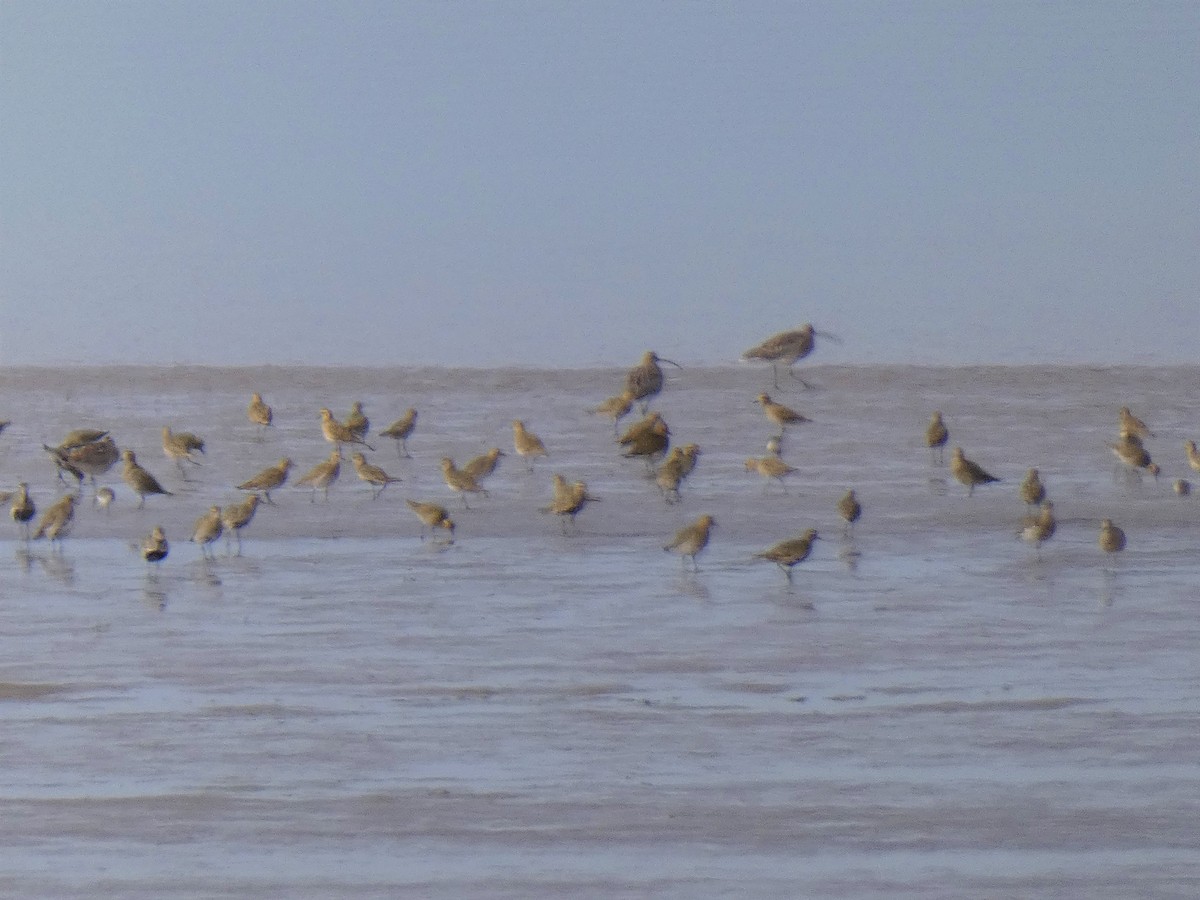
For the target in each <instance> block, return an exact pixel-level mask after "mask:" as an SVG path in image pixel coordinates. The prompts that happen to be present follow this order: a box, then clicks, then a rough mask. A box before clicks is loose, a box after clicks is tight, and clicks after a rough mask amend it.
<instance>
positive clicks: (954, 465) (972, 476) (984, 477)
mask: <svg viewBox="0 0 1200 900" xmlns="http://www.w3.org/2000/svg"><path fill="white" fill-rule="evenodd" d="M950 474H951V475H953V476H954V477H955V478H956V479H957V480H958V481H959V482H960V483H962V484H965V485H966V486H967V496H968V497H969V496H971V495H972V494H974V493H975V486H976V485H977V484H992V483H993V482H996V481H999V480H1000V479H999V478H997V477H996V476H995V475H992V474H990V473H989V472H987V471H985V470H984V468H983V467H982V466H980V465H979V464H978V463H976V462H974V461H972V460H969V459H967V458H966V456H964V455H963V451H962V447H955V448H954V450H953V451H951V453H950Z"/></svg>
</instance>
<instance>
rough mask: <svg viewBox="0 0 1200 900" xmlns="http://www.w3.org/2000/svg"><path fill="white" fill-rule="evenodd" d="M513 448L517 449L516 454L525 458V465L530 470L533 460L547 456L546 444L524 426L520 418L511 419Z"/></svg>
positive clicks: (531, 469)
mask: <svg viewBox="0 0 1200 900" xmlns="http://www.w3.org/2000/svg"><path fill="white" fill-rule="evenodd" d="M512 430H513V448H514V449H515V450H516V451H517V455H518V456H519V457H521V458H522V459H523V460H525V466H526V468H528V469H529V470H530V471H531V472H532V471H533V461H534V460H535V459H537V458H538V457H539V456H549V455H550V454H549V453H547V452H546V445H545V444H543V443H542V439H541V438H540V437H538V436H537V435H536V434H534V433H533V432H532V431H529V430H528V429H526V428H525V423H524V422H522V421H521V420H520V419H513V423H512Z"/></svg>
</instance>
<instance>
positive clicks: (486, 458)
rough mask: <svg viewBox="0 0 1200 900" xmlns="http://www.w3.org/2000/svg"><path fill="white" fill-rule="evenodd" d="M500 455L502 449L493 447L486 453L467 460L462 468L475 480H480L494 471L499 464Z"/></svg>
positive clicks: (502, 453) (502, 454)
mask: <svg viewBox="0 0 1200 900" xmlns="http://www.w3.org/2000/svg"><path fill="white" fill-rule="evenodd" d="M502 456H504V451H503V450H501V449H500V448H499V447H493V448H492V449H490V450H489V451H488V452H487V453H484V454H481V455H480V456H476V457H475V458H474V459H472V460H469V461H468V462H467V463H466V465H464V466H463V467H462V470H463V471H464V472H466V473H467V474H468V475H470V476H471V477H472V478H474V479H475V480H476V481H482V480H483V479H484V478H487V477H488V476H489V475H491V474H492V473H493V472H495V471H496V466H498V465H499V464H500V457H502Z"/></svg>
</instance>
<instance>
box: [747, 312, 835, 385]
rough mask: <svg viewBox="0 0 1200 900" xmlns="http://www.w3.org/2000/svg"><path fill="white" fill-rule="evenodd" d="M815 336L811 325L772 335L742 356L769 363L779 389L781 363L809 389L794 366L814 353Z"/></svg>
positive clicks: (806, 324) (830, 336)
mask: <svg viewBox="0 0 1200 900" xmlns="http://www.w3.org/2000/svg"><path fill="white" fill-rule="evenodd" d="M815 334H816V331H814V330H813V327H812V325H811V324H809V323H805V324H804V325H801V326H800V327H799V328H796V329H793V330H791V331H781V332H779V333H778V334H773V335H771V336H770V337H769V338H767V339H766V340H765V341H763V342H762V343H761V344H759V345H758V346H756V347H751V348H750V349H749V350H747V351H746V352H745V353H743V354H742V359H762V360H766V361H767V362H769V363H770V364H771V371H772V373H773V375H774V380H775V387H776V388H778V387H779V363H781V362H782V363H785V364H786V365H787V367H788V374H789V375H791V376H792V377H793V378H795V379H796V380H797V381H799V382H800V383H801V384H802V385H804V386H805V387H808V384H807V383H806V382H805V381H804V379H802V378H800V377H799V376H798V375H797V374H796V372H795V371H794V370H793V369H792V366H794V365H795V364H796V363H797V361H799V360H801V359H804V357H806V356H808V354H810V353H812V349H813V343H814V341H813V336H814V335H815ZM825 337H829V338H832V337H833V335H825Z"/></svg>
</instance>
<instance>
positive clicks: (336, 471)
mask: <svg viewBox="0 0 1200 900" xmlns="http://www.w3.org/2000/svg"><path fill="white" fill-rule="evenodd" d="M341 471H342V451H341V450H339V449H337V448H336V447H335V448H334V449H333V452H332V453H330V454H329V458H328V459H324V460H322V461H321V462H319V463H317V464H316V465H315V466H313V467H312V468H311V469H309V470H308V471H307V472H305V473H304V474H303V475H301V476H300V477H299V478H298V479H296V486H297V487H311V488H312V494H311V495H310V496H309V498H308V499H309V502H310V503H311V502H313V501H315V500H316V499H317V491H322V492H324V494H325V502H326V503H328V502H329V488H330V486H331V485H332V484H333V483H334V482H335V481H337V479H338V475H340V474H341Z"/></svg>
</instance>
